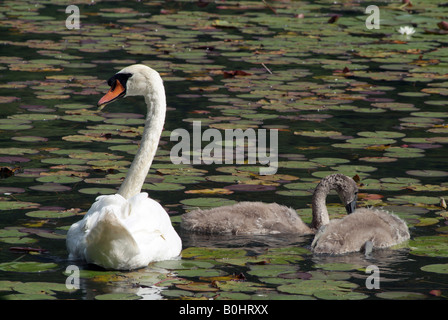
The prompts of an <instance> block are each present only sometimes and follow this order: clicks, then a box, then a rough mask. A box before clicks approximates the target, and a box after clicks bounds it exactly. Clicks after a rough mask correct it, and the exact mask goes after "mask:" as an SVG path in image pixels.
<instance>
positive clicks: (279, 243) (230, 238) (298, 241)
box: [179, 230, 312, 252]
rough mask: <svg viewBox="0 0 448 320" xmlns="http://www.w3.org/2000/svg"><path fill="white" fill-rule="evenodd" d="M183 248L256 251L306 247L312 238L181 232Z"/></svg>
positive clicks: (282, 235) (284, 235) (287, 235)
mask: <svg viewBox="0 0 448 320" xmlns="http://www.w3.org/2000/svg"><path fill="white" fill-rule="evenodd" d="M179 235H180V237H181V238H182V243H183V246H184V248H188V247H211V248H213V247H214V248H241V249H249V250H251V251H255V252H256V251H257V250H258V249H265V248H281V247H288V246H302V247H306V246H307V245H309V243H311V242H310V241H311V240H312V236H300V235H295V234H277V235H233V234H225V235H209V234H200V233H189V232H186V231H184V230H181V231H180V233H179Z"/></svg>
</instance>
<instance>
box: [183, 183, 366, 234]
mask: <svg viewBox="0 0 448 320" xmlns="http://www.w3.org/2000/svg"><path fill="white" fill-rule="evenodd" d="M331 190H336V192H337V193H338V195H339V197H340V198H341V201H342V202H343V204H344V205H345V206H346V209H347V212H348V213H350V212H352V211H353V210H354V208H355V206H356V198H357V193H358V187H357V185H356V182H355V181H353V179H351V178H349V177H347V176H345V175H342V174H332V175H329V176H327V177H325V178H324V179H322V181H321V182H320V183H319V184H318V186H317V187H316V190H315V192H314V194H313V207H312V208H313V210H312V212H313V221H312V223H311V226H307V225H306V224H305V223H304V222H303V221H302V220H301V219H300V217H299V216H298V215H297V212H296V211H295V210H294V209H291V208H288V207H285V206H281V205H279V204H277V203H271V204H267V203H263V202H240V203H237V204H234V205H229V206H222V207H217V208H212V209H208V210H201V209H198V210H194V211H190V212H188V213H185V214H183V215H182V222H181V227H182V228H183V229H185V230H187V231H193V232H198V233H207V234H278V233H294V234H303V235H305V234H313V233H315V232H316V230H317V229H318V228H319V227H320V226H321V225H323V224H327V223H329V217H328V211H327V207H326V203H325V200H326V197H327V195H328V194H329V193H330V191H331Z"/></svg>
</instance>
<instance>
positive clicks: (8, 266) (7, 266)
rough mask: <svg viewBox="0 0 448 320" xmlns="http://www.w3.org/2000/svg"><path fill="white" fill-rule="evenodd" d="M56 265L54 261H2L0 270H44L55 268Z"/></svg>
mask: <svg viewBox="0 0 448 320" xmlns="http://www.w3.org/2000/svg"><path fill="white" fill-rule="evenodd" d="M57 267H58V265H57V264H56V263H51V262H50V263H44V262H34V261H29V262H21V261H17V262H4V263H0V270H2V271H9V272H45V271H52V270H54V269H56V268H57Z"/></svg>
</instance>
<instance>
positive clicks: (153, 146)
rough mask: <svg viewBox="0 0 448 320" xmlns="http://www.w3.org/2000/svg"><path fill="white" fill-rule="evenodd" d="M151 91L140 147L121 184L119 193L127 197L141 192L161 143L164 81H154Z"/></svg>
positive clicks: (164, 105) (146, 97)
mask: <svg viewBox="0 0 448 320" xmlns="http://www.w3.org/2000/svg"><path fill="white" fill-rule="evenodd" d="M151 88H152V90H151V92H148V93H147V94H146V95H145V96H144V97H145V102H146V105H147V107H148V114H147V116H146V120H145V128H144V130H143V135H142V140H141V142H140V147H139V149H138V151H137V154H136V155H135V158H134V161H133V162H132V164H131V167H130V169H129V171H128V173H127V175H126V178H125V179H124V181H123V183H122V184H121V187H120V189H119V190H118V194H120V195H122V196H123V197H124V198H125V199H129V198H131V197H132V196H134V195H136V194H138V193H140V191H141V189H142V186H143V184H144V183H145V179H146V176H147V175H148V171H149V169H150V167H151V164H152V161H153V159H154V156H155V154H156V152H157V147H158V145H159V140H160V135H161V134H162V130H163V125H164V123H165V114H166V97H165V89H164V87H163V83H162V82H160V83H154V84H153V85H152V86H151Z"/></svg>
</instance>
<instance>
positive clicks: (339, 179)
mask: <svg viewBox="0 0 448 320" xmlns="http://www.w3.org/2000/svg"><path fill="white" fill-rule="evenodd" d="M321 184H324V185H327V186H328V188H329V189H330V190H336V192H337V193H338V195H339V198H340V199H341V201H342V203H343V204H344V206H345V210H346V211H347V213H348V214H350V213H352V212H354V211H355V210H356V201H357V200H358V186H357V184H356V182H355V180H353V179H352V178H350V177H347V176H346V175H343V174H340V173H336V174H332V175H329V176H327V177H325V178H324V179H322V181H321Z"/></svg>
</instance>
